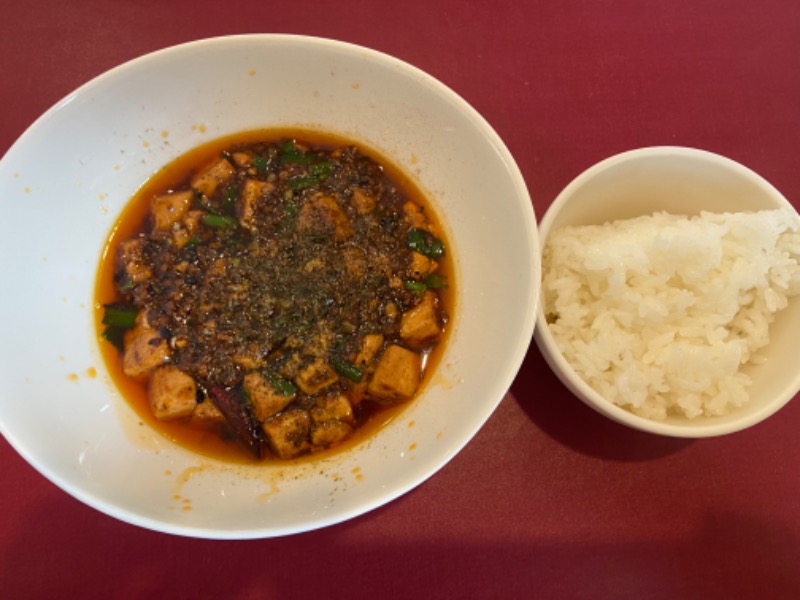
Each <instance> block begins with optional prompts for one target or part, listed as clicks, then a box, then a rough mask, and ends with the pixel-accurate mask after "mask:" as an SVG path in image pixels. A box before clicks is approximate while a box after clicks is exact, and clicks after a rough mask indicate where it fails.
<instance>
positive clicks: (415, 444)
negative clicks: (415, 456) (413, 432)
mask: <svg viewBox="0 0 800 600" xmlns="http://www.w3.org/2000/svg"><path fill="white" fill-rule="evenodd" d="M416 449H417V443H416V442H414V443H413V444H411V445H410V446H409V447H408V451H409V452H413V451H414V450H416Z"/></svg>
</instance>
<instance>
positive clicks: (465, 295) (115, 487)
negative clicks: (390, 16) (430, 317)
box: [0, 34, 540, 539]
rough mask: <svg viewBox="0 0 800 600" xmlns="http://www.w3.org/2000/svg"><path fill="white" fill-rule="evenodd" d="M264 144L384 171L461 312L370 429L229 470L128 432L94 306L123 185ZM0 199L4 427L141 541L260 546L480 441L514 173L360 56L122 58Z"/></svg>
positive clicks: (14, 158) (202, 48) (464, 113)
mask: <svg viewBox="0 0 800 600" xmlns="http://www.w3.org/2000/svg"><path fill="white" fill-rule="evenodd" d="M265 128H298V129H312V130H321V131H324V132H327V133H331V134H334V135H338V136H340V137H343V138H346V139H349V140H353V141H355V142H357V143H361V144H363V145H365V146H366V147H368V148H370V149H372V150H374V151H377V152H378V153H379V154H380V155H383V156H385V157H387V159H388V160H390V161H391V162H393V163H394V165H395V166H396V167H397V168H398V169H400V170H401V171H402V172H403V173H404V174H406V175H407V176H408V177H409V178H410V179H411V180H412V181H413V182H414V183H415V184H416V185H417V186H418V187H419V188H420V189H421V190H423V192H426V193H427V195H428V196H429V198H430V200H431V205H432V206H433V207H434V208H435V210H436V211H437V213H438V215H439V217H440V223H441V224H442V227H443V228H444V229H445V230H446V231H447V236H446V237H447V239H448V240H449V241H450V249H449V250H450V254H451V257H452V258H453V261H454V281H455V282H456V283H455V284H454V286H453V290H454V294H455V296H456V297H455V302H454V304H455V307H454V314H453V315H451V316H452V319H451V321H450V324H451V331H450V334H449V337H448V340H447V345H446V347H445V348H444V353H443V354H442V356H441V358H440V361H439V364H438V365H437V370H436V372H434V373H432V376H431V378H430V380H429V381H428V382H427V383H426V385H425V387H424V389H423V390H422V392H421V393H420V394H419V395H418V396H417V397H416V398H415V399H414V400H413V401H412V402H410V403H409V404H408V405H407V406H405V407H404V408H403V410H402V412H400V413H399V414H398V415H396V416H395V417H394V419H393V420H392V421H390V422H389V423H387V424H385V425H384V426H383V427H382V428H381V429H380V430H379V431H377V432H376V433H375V434H374V435H370V436H369V437H368V438H366V439H364V440H363V441H360V442H358V443H356V444H355V445H354V446H352V447H347V449H345V450H342V451H341V452H337V453H335V454H333V455H331V456H325V457H320V458H318V459H311V460H305V461H295V462H292V463H281V464H264V465H233V464H230V463H223V462H220V461H216V460H212V459H210V458H205V457H202V456H199V455H197V454H195V453H192V452H189V451H188V450H186V449H184V448H182V447H180V446H177V445H176V444H175V443H173V442H172V441H171V440H169V439H167V438H165V437H164V436H162V435H160V434H159V433H158V432H156V431H154V430H152V429H151V428H149V427H146V426H144V425H143V423H142V422H141V421H140V419H139V418H138V416H137V415H136V413H135V411H134V410H133V409H132V408H131V406H130V405H129V404H128V403H127V402H126V401H125V400H124V399H123V398H122V397H121V395H120V393H119V391H118V390H117V389H116V387H115V386H114V385H113V382H112V381H111V379H110V375H109V373H108V372H107V370H106V368H105V365H104V362H103V359H102V356H101V354H100V350H99V342H98V340H97V336H96V332H95V324H94V317H93V309H92V307H93V304H94V296H93V292H94V283H95V275H96V272H97V266H98V262H99V260H100V256H101V253H102V252H103V249H104V244H105V242H106V239H107V238H108V234H109V231H110V230H111V228H112V227H113V226H114V223H115V222H116V220H117V218H118V217H119V215H120V213H121V211H122V210H123V209H124V207H125V206H126V204H127V202H128V200H129V198H130V197H131V196H132V195H133V194H134V192H135V191H136V190H137V189H138V188H139V186H141V185H142V184H143V183H144V182H145V181H147V180H148V179H149V178H150V177H151V175H152V174H153V173H154V172H156V171H158V170H159V169H160V168H161V167H162V166H164V165H165V164H167V163H169V162H170V161H172V160H173V159H174V158H176V157H177V156H180V155H182V154H184V153H185V152H187V151H189V150H191V149H193V148H195V147H197V146H200V145H201V144H204V143H206V142H209V141H211V140H212V139H215V138H219V137H223V136H226V135H230V134H234V133H237V132H241V131H249V130H256V129H265ZM0 197H2V198H3V207H4V218H3V219H2V220H0V254H2V255H3V256H5V257H12V256H13V257H14V259H13V260H10V259H9V260H4V261H0V279H2V281H3V282H4V285H5V286H6V288H5V289H6V290H7V291H8V293H5V294H0V312H2V314H4V315H6V316H8V317H9V318H8V319H7V323H6V325H5V326H4V329H3V341H2V342H0V431H1V432H2V434H3V435H4V436H5V437H6V439H7V440H8V441H9V443H11V444H12V445H13V447H14V448H15V449H16V450H17V451H18V452H19V453H20V454H21V455H22V456H23V457H24V458H25V459H26V460H27V461H28V462H29V463H30V464H31V465H32V466H33V467H35V468H36V469H38V470H39V471H40V472H41V473H42V474H43V475H44V476H46V477H47V478H48V479H50V480H51V481H52V482H54V483H55V484H56V485H58V486H59V487H61V488H62V489H63V490H65V491H66V492H68V493H70V494H72V495H73V496H74V497H76V498H78V499H79V500H81V501H83V502H85V503H86V504H88V505H90V506H92V507H94V508H96V509H98V510H100V511H103V512H104V513H107V514H109V515H112V516H114V517H116V518H119V519H121V520H123V521H126V522H129V523H133V524H135V525H139V526H142V527H146V528H149V529H153V530H157V531H162V532H167V533H172V534H176V535H185V536H193V537H202V538H217V539H245V538H264V537H275V536H279V535H287V534H292V533H298V532H301V531H308V530H311V529H317V528H320V527H324V526H328V525H331V524H334V523H338V522H341V521H344V520H346V519H350V518H353V517H355V516H358V515H361V514H363V513H365V512H367V511H369V510H372V509H374V508H376V507H378V506H381V505H383V504H386V503H387V502H389V501H391V500H393V499H395V498H397V497H398V496H400V495H402V494H404V493H405V492H407V491H409V490H410V489H412V488H414V487H415V486H417V485H419V484H421V483H422V482H423V481H425V480H426V479H427V478H428V477H431V476H432V475H433V474H434V473H436V472H437V471H438V470H439V469H440V468H441V467H442V466H443V465H445V464H446V463H447V462H448V461H449V460H450V459H451V458H453V456H455V455H456V454H457V453H458V452H459V451H460V450H461V448H462V447H463V446H464V445H465V444H466V443H467V442H468V441H469V440H470V439H471V438H472V436H473V435H475V433H476V432H477V431H478V430H479V429H480V427H481V426H482V425H483V423H484V422H485V421H486V419H488V418H489V416H490V415H491V414H492V412H493V411H494V409H495V408H496V407H497V405H498V404H499V402H500V401H501V400H502V398H503V397H504V395H505V393H506V391H507V390H508V388H509V386H510V385H511V382H512V381H513V379H514V376H515V375H516V373H517V370H518V369H519V367H520V365H521V363H522V360H523V358H524V357H525V354H526V352H527V350H528V347H529V345H530V343H531V338H532V335H533V327H534V322H535V316H536V303H537V301H538V298H539V288H538V286H539V282H540V261H539V242H538V238H537V231H536V218H535V216H534V212H533V207H532V204H531V201H530V196H529V195H528V190H527V188H526V186H525V182H524V180H523V178H522V175H521V173H520V172H519V169H518V167H517V165H516V163H515V162H514V159H513V157H512V156H511V154H510V153H509V152H508V150H507V149H506V147H505V145H504V144H503V142H502V141H501V139H500V138H499V137H498V136H497V134H496V133H495V132H494V130H493V129H492V128H491V126H490V125H489V124H488V123H487V122H486V121H485V120H484V119H483V118H482V117H481V116H480V115H479V114H478V113H477V112H476V111H475V110H474V109H473V108H472V107H470V106H469V105H468V104H467V103H466V102H465V101H464V100H463V99H461V98H460V97H459V96H458V95H457V94H456V93H454V92H453V91H452V90H450V89H449V88H447V87H446V86H445V85H443V84H442V83H440V82H439V81H437V80H435V79H434V78H433V77H431V76H430V75H427V74H426V73H423V72H422V71H420V70H419V69H417V68H415V67H413V66H411V65H409V64H407V63H404V62H402V61H400V60H398V59H395V58H392V57H390V56H387V55H385V54H382V53H379V52H376V51H374V50H369V49H367V48H363V47H360V46H355V45H352V44H347V43H343V42H337V41H333V40H325V39H319V38H310V37H305V36H292V35H269V34H264V35H260V34H257V35H243V36H231V37H223V38H214V39H208V40H199V41H196V42H191V43H188V44H184V45H180V46H176V47H172V48H167V49H164V50H160V51H158V52H155V53H153V54H149V55H147V56H143V57H141V58H138V59H135V60H133V61H131V62H129V63H126V64H124V65H121V66H119V67H117V68H115V69H113V70H111V71H109V72H107V73H105V74H103V75H101V76H100V77H98V78H97V79H95V80H93V81H91V82H89V83H87V84H86V85H84V86H82V87H81V88H80V89H78V90H76V91H75V92H74V93H72V94H70V95H69V96H67V97H66V98H64V99H63V100H62V101H61V102H59V103H58V104H56V105H55V106H54V107H53V108H52V109H50V110H49V111H47V113H45V114H44V115H42V117H41V118H40V119H39V120H37V122H36V123H34V124H33V125H32V126H31V127H30V128H29V129H28V130H27V131H26V132H25V133H24V134H23V135H22V137H21V138H20V139H19V140H18V141H17V142H16V143H15V144H14V146H13V147H12V148H11V149H10V150H9V151H8V153H7V154H6V155H5V156H4V157H3V159H2V161H0ZM487 198H491V199H493V200H492V202H487ZM509 258H513V260H509ZM12 291H13V293H11V292H12Z"/></svg>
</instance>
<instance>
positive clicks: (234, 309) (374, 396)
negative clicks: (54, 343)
mask: <svg viewBox="0 0 800 600" xmlns="http://www.w3.org/2000/svg"><path fill="white" fill-rule="evenodd" d="M206 158H207V160H204V161H203V162H202V164H197V165H192V166H191V168H189V169H188V170H185V171H183V172H182V173H181V174H180V176H175V178H174V181H170V182H169V183H168V184H167V185H165V186H163V189H156V190H150V192H152V193H150V194H149V197H147V198H146V199H145V200H146V201H147V202H148V203H149V205H148V208H147V210H146V211H143V212H142V213H141V214H140V216H139V217H138V218H139V221H138V222H137V223H136V224H135V225H134V226H131V225H130V224H128V227H127V228H126V229H125V231H126V232H127V233H126V235H125V236H124V237H121V238H120V239H112V243H111V244H110V248H111V249H112V252H110V253H109V256H110V258H108V259H107V260H113V261H114V263H113V269H111V270H109V272H113V289H114V298H113V301H104V302H103V304H104V307H103V308H104V311H103V323H104V326H105V330H104V332H103V337H105V339H106V340H108V341H109V342H111V343H112V344H113V345H115V346H116V347H117V348H118V351H119V360H120V364H121V366H122V371H123V372H124V374H125V376H127V377H129V378H130V379H132V380H136V381H138V382H140V384H141V385H142V386H143V387H144V389H145V390H146V395H147V405H148V406H149V410H150V411H151V413H152V416H153V417H154V418H155V419H156V420H158V421H163V422H169V423H171V424H176V423H177V424H181V426H185V427H187V428H203V429H204V430H213V431H215V432H216V433H217V434H218V435H219V436H221V437H222V438H235V439H237V440H238V441H239V442H240V446H241V447H242V448H244V449H246V450H247V451H248V452H249V453H250V454H251V455H252V456H254V457H257V458H267V457H272V458H277V459H292V458H295V457H297V456H300V455H304V454H309V453H314V452H318V451H320V450H324V449H326V448H330V447H334V446H336V445H338V444H341V443H342V442H343V441H344V440H346V439H347V438H349V437H350V436H351V435H353V433H354V432H355V431H357V430H358V429H359V427H361V426H362V425H363V423H364V422H365V420H366V419H367V418H368V417H369V415H371V414H373V413H374V412H375V411H379V410H382V408H381V407H386V406H396V405H400V404H403V403H407V402H408V401H409V400H411V399H412V398H414V397H415V395H416V394H417V393H418V392H419V389H420V386H421V384H422V382H423V380H424V378H425V375H426V371H427V370H429V368H431V367H430V364H429V363H430V361H429V360H428V358H429V356H430V355H431V353H432V352H434V351H435V350H436V349H437V348H438V347H440V346H441V345H442V343H443V340H444V334H445V332H446V329H447V326H448V320H449V315H448V306H449V304H448V302H447V301H446V299H447V298H448V297H449V296H448V294H451V293H452V286H453V281H452V273H451V271H449V270H448V269H447V264H448V257H449V253H448V244H447V243H446V240H445V239H444V237H443V233H442V231H441V227H440V226H439V225H438V223H437V221H436V220H435V218H433V215H432V214H431V211H430V208H429V207H428V206H427V205H426V203H425V200H424V199H423V198H421V197H418V196H416V195H411V196H410V195H409V194H408V193H407V191H406V189H405V188H403V186H402V185H398V183H397V182H396V181H395V180H394V179H393V178H392V177H390V176H389V175H388V174H387V169H386V168H385V167H384V166H383V165H381V164H379V163H378V162H376V161H375V160H373V159H372V158H371V157H370V156H368V155H367V154H366V153H364V152H363V151H361V150H360V149H359V148H357V147H356V146H353V145H338V146H337V145H331V144H322V143H319V144H315V143H311V142H308V141H301V140H299V139H295V138H294V137H290V136H284V137H281V138H278V139H274V140H271V141H258V142H250V141H244V142H240V143H234V142H232V143H230V145H229V146H227V147H225V148H224V149H223V150H221V151H219V152H217V153H216V154H215V155H214V156H212V157H206ZM134 214H136V213H135V212H134ZM125 218H127V217H125V216H123V219H125Z"/></svg>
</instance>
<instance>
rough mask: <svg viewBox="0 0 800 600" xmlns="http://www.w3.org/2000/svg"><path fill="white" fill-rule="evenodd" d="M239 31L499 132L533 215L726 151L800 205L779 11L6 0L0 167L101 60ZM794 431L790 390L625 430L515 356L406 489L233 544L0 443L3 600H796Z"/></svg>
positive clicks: (785, 4)
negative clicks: (612, 179) (79, 490)
mask: <svg viewBox="0 0 800 600" xmlns="http://www.w3.org/2000/svg"><path fill="white" fill-rule="evenodd" d="M250 32H271V33H300V34H308V35H315V36H322V37H329V38H334V39H339V40H346V41H349V42H353V43H357V44H362V45H365V46H368V47H371V48H374V49H377V50H381V51H384V52H387V53H389V54H392V55H395V56H397V57H399V58H401V59H404V60H406V61H408V62H410V63H412V64H414V65H416V66H418V67H420V68H422V69H424V70H426V71H427V72H429V73H431V74H432V75H433V76H435V77H437V78H438V79H440V80H441V81H443V82H444V83H445V84H447V85H448V86H450V87H452V88H453V89H454V90H455V91H456V92H458V93H459V94H461V95H462V96H463V97H464V98H465V99H466V100H467V101H468V102H470V103H471V104H472V105H473V106H474V107H475V108H476V109H477V110H478V111H479V112H481V113H482V114H483V115H484V116H485V117H486V119H487V120H488V121H489V122H490V123H491V124H492V125H493V126H494V127H495V129H496V130H497V131H498V133H499V134H500V135H501V137H503V139H504V140H505V142H506V143H507V145H508V146H509V148H510V150H511V152H512V153H513V154H514V156H515V158H516V159H517V161H518V163H519V166H520V168H521V170H522V172H523V174H524V176H525V178H526V180H527V183H528V186H529V189H530V193H531V196H532V198H533V202H534V206H535V209H536V212H537V215H538V216H539V217H541V215H542V214H544V211H545V210H546V208H547V206H548V205H549V203H550V202H551V201H552V200H553V198H554V197H555V195H556V194H557V193H558V192H559V190H560V189H561V188H562V187H563V186H564V185H566V184H567V182H568V181H569V180H570V179H571V178H572V177H574V176H575V175H577V174H578V173H579V172H581V171H582V170H583V169H585V168H586V167H588V166H589V165H590V164H592V163H594V162H596V161H598V160H600V159H602V158H604V157H607V156H609V155H611V154H614V153H616V152H619V151H622V150H626V149H631V148H635V147H639V146H649V145H659V144H674V145H686V146H695V147H699V148H704V149H707V150H711V151H714V152H718V153H721V154H724V155H727V156H729V157H731V158H734V159H736V160H738V161H740V162H742V163H744V164H746V165H748V166H749V167H751V168H753V169H755V170H756V171H758V172H759V173H761V174H762V175H764V176H765V177H766V178H767V179H769V180H770V181H771V182H772V183H773V184H774V185H775V186H776V187H777V188H778V189H779V190H781V191H782V192H783V193H784V194H785V195H786V196H787V197H788V198H789V199H790V200H792V202H794V203H795V205H796V206H800V177H799V176H798V171H800V158H798V151H797V146H798V142H800V3H798V2H797V1H796V0H759V1H754V0H748V1H741V0H728V1H723V0H697V1H694V2H679V1H674V0H649V1H648V0H644V1H643V0H609V1H605V2H600V1H593V0H549V1H548V0H528V1H526V0H522V1H519V0H518V1H515V2H510V1H506V0H469V1H466V2H465V1H461V2H457V1H451V0H442V1H440V2H437V1H436V0H410V1H408V2H383V1H377V0H375V1H372V2H366V1H363V0H337V1H336V2H329V3H323V2H313V1H309V0H284V1H282V2H267V1H261V2H243V1H239V0H227V1H226V2H210V1H207V0H177V1H169V0H160V1H154V0H142V1H136V2H123V1H112V0H109V1H102V0H62V1H61V2H52V1H44V0H24V1H15V2H11V1H6V2H4V6H3V9H2V10H1V11H0V57H1V58H0V81H1V82H2V84H0V107H1V110H2V117H1V118H0V151H3V152H5V151H6V150H7V149H8V147H10V145H11V144H12V143H13V142H14V140H15V139H16V138H17V137H18V136H19V135H20V134H22V132H23V131H24V130H25V128H26V127H27V126H28V125H29V124H30V123H32V122H33V121H34V119H35V118H36V117H37V116H38V115H39V114H41V113H42V112H43V111H44V110H46V109H47V108H48V107H50V106H51V105H52V104H53V103H55V102H56V101H58V100H59V99H60V98H62V97H63V96H65V95H66V94H67V93H69V92H70V91H71V90H73V89H74V88H76V87H78V86H79V85H80V84H82V83H84V82H86V81H87V80H89V79H90V78H92V77H94V76H95V75H98V74H100V73H102V72H103V71H105V70H107V69H109V68H111V67H113V66H115V65H118V64H120V63H122V62H124V61H126V60H128V59H131V58H134V57H136V56H138V55H141V54H144V53H147V52H149V51H152V50H156V49H159V48H163V47H165V46H169V45H173V44H176V43H180V42H185V41H189V40H193V39H198V38H203V37H210V36H218V35H226V34H234V33H250ZM0 207H2V198H0ZM10 259H13V257H3V260H10ZM3 293H13V290H11V289H7V288H4V289H3ZM4 318H13V315H4ZM0 343H2V342H1V341H0ZM8 400H9V399H8V398H0V401H3V402H5V401H8ZM798 433H800V401H798V400H797V399H795V400H794V401H793V402H792V403H790V404H789V405H788V406H787V407H786V408H785V409H784V410H783V411H781V412H780V413H779V414H778V415H777V416H775V417H772V418H770V419H769V420H768V421H766V422H764V423H762V424H760V425H758V426H757V427H755V428H753V429H752V430H749V431H746V432H742V433H738V434H735V435H731V436H728V437H723V438H719V439H709V440H702V441H684V440H674V439H668V438H662V437H656V436H651V435H646V434H642V433H638V432H635V431H632V430H628V429H626V428H624V427H622V426H619V425H616V424H613V423H611V422H610V421H608V420H606V419H604V418H603V417H600V416H599V415H597V414H595V413H594V412H593V411H591V410H590V409H589V408H586V407H584V405H582V404H581V403H580V402H579V401H578V400H577V399H575V398H574V397H573V396H571V395H570V394H569V393H568V392H567V391H566V390H565V389H564V388H563V387H562V386H561V385H560V384H559V382H558V381H557V380H556V378H555V377H554V376H553V375H552V374H551V373H550V371H549V370H548V368H547V366H546V365H545V363H544V361H543V359H542V358H541V356H540V354H539V352H538V350H537V349H536V347H535V346H532V347H531V349H530V351H529V353H528V356H527V358H526V360H525V362H524V364H523V366H522V369H521V371H520V373H519V376H518V377H517V379H516V381H515V383H514V384H513V386H512V388H511V391H510V393H509V394H508V395H507V396H506V397H505V398H504V399H503V401H502V403H501V404H500V407H499V408H498V410H497V411H496V413H495V414H494V415H493V416H492V417H491V418H490V420H489V421H488V422H487V424H486V426H485V427H484V428H483V429H482V430H481V431H480V432H479V433H478V435H477V436H476V437H475V438H474V440H473V441H472V442H471V443H470V444H468V446H467V447H466V448H465V449H464V451H463V452H461V453H460V454H459V455H458V456H457V457H456V458H455V459H453V460H452V461H451V462H450V463H449V464H448V465H447V466H446V467H445V468H444V469H442V470H441V471H440V472H439V473H438V474H436V475H435V476H434V477H432V478H431V479H430V480H429V481H427V482H426V483H424V484H423V485H422V486H420V487H419V488H417V489H416V490H414V491H412V492H411V493H409V494H407V495H405V496H404V497H402V498H400V499H398V500H396V501H394V502H392V503H390V504H389V505H387V506H385V507H383V508H381V509H378V510H376V511H374V512H371V513H369V514H367V515H364V516H362V517H360V518H356V519H354V520H352V521H349V522H347V523H344V524H340V525H337V526H333V527H330V528H327V529H323V530H320V531H315V532H311V533H306V534H301V535H297V536H292V537H287V538H279V539H270V540H259V541H247V542H218V541H207V540H193V539H185V538H179V537H171V536H168V535H163V534H159V533H154V532H151V531H147V530H143V529H138V528H136V527H133V526H131V525H127V524H124V523H121V522H118V521H115V520H114V519H112V518H110V517H107V516H105V515H103V514H100V513H99V512H96V511H95V510H93V509H90V508H88V507H86V506H84V505H82V504H80V503H79V502H77V501H76V500H74V499H73V498H71V497H70V496H68V495H67V494H66V493H64V492H62V491H60V490H59V489H57V488H56V487H55V486H53V485H52V484H51V483H49V482H48V481H47V480H45V479H44V478H43V477H42V476H40V475H39V474H38V473H37V472H35V471H34V470H33V469H32V468H31V467H30V466H28V465H27V464H26V463H25V462H24V461H23V460H22V459H21V458H20V457H19V456H18V455H17V454H16V453H15V452H14V451H13V450H12V449H11V448H10V447H9V445H8V444H7V443H6V442H5V441H2V442H0V457H1V458H2V465H3V467H2V480H1V482H0V506H2V509H1V510H0V596H1V597H4V598H73V597H81V598H162V597H164V598H168V597H169V598H200V597H217V598H237V599H238V598H262V597H263V598H267V597H270V598H271V597H274V598H293V597H300V598H313V597H320V596H323V597H350V598H361V597H364V598H368V597H379V598H406V597H416V598H419V597H423V598H427V597H430V598H467V597H486V598H520V597H539V598H643V599H645V598H665V599H667V598H668V599H676V598H681V599H684V598H689V599H692V598H703V599H707V598H800V444H798V442H797V438H798Z"/></svg>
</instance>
